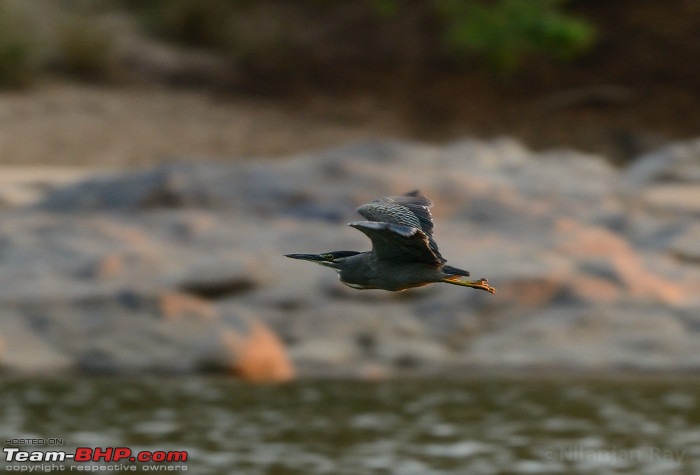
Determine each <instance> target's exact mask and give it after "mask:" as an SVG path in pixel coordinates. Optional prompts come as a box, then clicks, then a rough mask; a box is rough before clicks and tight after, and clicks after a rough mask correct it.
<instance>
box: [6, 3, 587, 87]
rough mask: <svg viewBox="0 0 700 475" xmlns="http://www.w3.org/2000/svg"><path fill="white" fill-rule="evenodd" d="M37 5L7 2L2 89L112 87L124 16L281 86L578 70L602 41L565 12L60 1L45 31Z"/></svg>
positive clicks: (531, 6) (504, 7)
mask: <svg viewBox="0 0 700 475" xmlns="http://www.w3.org/2000/svg"><path fill="white" fill-rule="evenodd" d="M30 5H36V4H30V3H26V4H25V3H23V2H18V1H9V0H0V86H4V87H8V86H12V87H18V86H24V85H27V84H29V83H30V82H31V81H32V79H33V78H35V77H36V76H37V73H40V72H46V71H51V72H56V71H58V72H59V73H60V74H66V75H69V76H71V77H77V78H80V79H83V80H91V81H104V80H109V79H113V78H114V77H115V76H116V75H117V74H118V73H119V60H118V58H117V55H116V53H115V48H114V39H115V38H114V37H113V35H114V32H113V30H109V29H105V28H102V26H103V24H102V21H101V20H102V18H101V17H100V15H101V14H103V13H105V12H109V11H114V10H116V9H121V10H126V11H128V12H130V13H131V14H132V15H133V16H135V17H136V18H137V19H138V20H139V21H138V24H139V25H141V27H142V28H143V29H144V31H145V32H147V33H148V34H150V35H152V36H155V37H158V38H160V39H162V40H165V41H166V42H170V43H174V44H176V45H180V46H184V47H193V48H205V49H209V50H212V51H214V52H216V53H217V54H220V55H222V56H223V57H225V58H228V59H230V61H231V63H232V64H233V65H234V66H235V67H236V68H237V72H239V73H243V75H246V74H248V75H249V76H251V77H255V78H257V77H264V76H265V75H267V76H268V77H271V78H275V79H276V80H280V79H282V78H285V77H287V78H302V79H304V78H316V79H318V80H323V77H326V76H327V77H333V75H335V77H342V72H341V71H342V70H343V68H349V69H347V70H352V71H365V70H371V68H375V67H379V68H388V69H391V68H397V67H407V69H409V70H421V68H424V67H429V66H435V65H438V66H441V65H448V66H450V67H473V65H474V64H485V65H487V66H489V67H490V68H491V69H493V70H496V71H499V72H505V73H509V72H513V71H514V70H516V69H517V68H519V67H522V66H523V65H524V64H525V63H526V61H527V60H529V59H530V58H537V57H545V58H554V59H560V60H570V59H573V58H575V57H577V55H579V54H581V53H584V52H585V51H587V50H588V49H589V48H590V47H591V46H592V44H593V40H594V37H595V29H594V28H593V26H592V25H591V24H589V23H587V22H586V21H584V20H582V19H579V18H577V17H575V16H574V15H572V14H571V13H569V12H567V11H566V6H567V1H566V0H491V1H487V0H419V1H411V2H409V1H401V0H365V1H364V2H347V1H345V0H298V1H296V2H289V1H287V0H148V1H144V0H101V1H99V2H96V1H95V2H93V1H90V2H85V1H77V0H76V1H71V0H63V1H61V2H57V3H53V2H46V3H44V4H43V5H42V6H41V8H48V9H50V12H49V10H47V11H46V12H44V14H43V15H42V19H41V20H40V21H39V22H37V21H34V20H35V19H34V14H25V15H21V13H22V11H17V10H27V8H28V7H29V6H30ZM28 11H29V10H28ZM22 17H25V18H22ZM47 19H48V20H47ZM38 24H41V25H42V26H41V28H38V27H37V25H38ZM47 25H48V27H47ZM37 33H38V34H37ZM37 36H40V37H41V38H43V43H42V42H39V41H35V39H36V37H37Z"/></svg>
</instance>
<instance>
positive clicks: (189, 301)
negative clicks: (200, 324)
mask: <svg viewBox="0 0 700 475" xmlns="http://www.w3.org/2000/svg"><path fill="white" fill-rule="evenodd" d="M157 299H158V308H159V311H160V314H161V315H162V316H163V318H166V319H182V318H193V319H197V320H213V319H216V318H218V317H219V313H218V312H217V310H216V307H214V306H213V305H212V304H211V303H209V302H208V301H206V300H204V299H202V298H199V297H196V296H194V295H188V294H186V293H182V292H162V293H161V294H160V295H158V297H157Z"/></svg>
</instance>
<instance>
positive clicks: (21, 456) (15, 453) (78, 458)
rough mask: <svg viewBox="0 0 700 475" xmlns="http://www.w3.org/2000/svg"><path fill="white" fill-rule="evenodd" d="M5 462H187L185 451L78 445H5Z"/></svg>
mask: <svg viewBox="0 0 700 475" xmlns="http://www.w3.org/2000/svg"><path fill="white" fill-rule="evenodd" d="M3 451H4V452H5V462H65V461H67V460H73V461H74V462H117V463H119V462H144V463H146V462H151V463H152V462H155V463H173V462H187V451H185V450H175V451H164V450H156V451H150V450H142V451H139V452H133V451H132V450H131V449H130V448H128V447H95V448H90V447H78V448H77V449H75V452H74V453H68V452H66V451H64V450H35V451H31V452H29V451H26V450H21V449H19V448H16V447H5V448H3Z"/></svg>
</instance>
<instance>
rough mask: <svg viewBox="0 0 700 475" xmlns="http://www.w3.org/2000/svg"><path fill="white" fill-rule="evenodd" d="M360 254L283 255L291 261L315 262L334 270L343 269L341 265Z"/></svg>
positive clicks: (333, 252) (349, 252) (337, 252)
mask: <svg viewBox="0 0 700 475" xmlns="http://www.w3.org/2000/svg"><path fill="white" fill-rule="evenodd" d="M358 254H362V253H361V252H357V251H331V252H324V253H323V254H285V256H286V257H291V258H292V259H300V260H302V261H309V262H315V263H316V264H320V265H322V266H326V267H331V268H333V269H336V270H340V269H342V268H343V263H344V262H345V261H346V260H347V259H348V258H350V257H353V256H356V255H358Z"/></svg>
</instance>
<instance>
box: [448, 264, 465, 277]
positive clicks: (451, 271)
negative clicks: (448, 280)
mask: <svg viewBox="0 0 700 475" xmlns="http://www.w3.org/2000/svg"><path fill="white" fill-rule="evenodd" d="M442 270H443V272H444V273H445V274H447V275H448V276H456V275H463V276H465V277H468V276H469V271H468V270H464V269H458V268H456V267H452V266H442Z"/></svg>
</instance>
